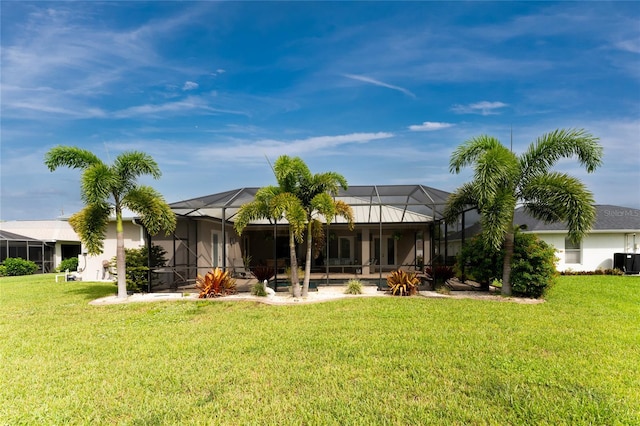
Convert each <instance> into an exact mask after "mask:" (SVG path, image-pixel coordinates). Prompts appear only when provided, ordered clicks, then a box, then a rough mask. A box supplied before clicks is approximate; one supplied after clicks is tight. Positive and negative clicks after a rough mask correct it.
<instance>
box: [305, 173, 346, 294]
mask: <svg viewBox="0 0 640 426" xmlns="http://www.w3.org/2000/svg"><path fill="white" fill-rule="evenodd" d="M339 188H343V189H347V181H346V180H345V178H344V177H343V176H342V175H340V174H338V173H334V172H326V173H316V174H314V175H311V173H308V174H307V175H305V178H304V179H303V180H302V181H301V182H300V187H299V198H300V201H301V204H302V208H303V209H304V212H305V215H306V217H305V222H306V225H307V233H306V234H307V253H306V262H305V267H304V282H303V284H302V297H306V296H307V295H308V294H309V279H310V277H311V258H312V248H313V239H314V237H315V236H316V235H318V233H320V232H322V221H321V219H322V218H324V219H325V220H326V222H327V223H331V222H332V221H333V220H334V219H335V217H336V216H341V217H343V218H345V219H346V220H347V223H348V225H349V229H351V230H352V229H353V210H352V209H351V206H349V205H348V204H347V203H345V202H343V201H336V200H334V198H333V197H334V196H335V195H337V194H338V190H339Z"/></svg>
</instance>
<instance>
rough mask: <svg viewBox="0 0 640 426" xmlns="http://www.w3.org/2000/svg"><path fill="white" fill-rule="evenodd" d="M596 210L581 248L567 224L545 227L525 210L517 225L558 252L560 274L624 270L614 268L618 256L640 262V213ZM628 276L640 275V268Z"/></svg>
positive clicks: (622, 209)
mask: <svg viewBox="0 0 640 426" xmlns="http://www.w3.org/2000/svg"><path fill="white" fill-rule="evenodd" d="M595 207H596V221H595V223H594V225H593V228H592V230H591V232H589V234H587V235H586V236H585V237H584V238H583V239H582V241H581V242H579V243H577V244H575V243H573V242H571V241H570V240H569V239H568V238H567V228H566V225H565V224H564V223H551V224H545V223H544V222H541V221H538V220H536V219H533V218H532V217H531V216H528V215H526V214H525V213H524V211H523V210H522V208H519V209H517V210H516V214H515V218H514V222H515V223H516V224H517V225H523V226H525V227H526V229H524V232H527V233H532V234H536V235H537V236H538V237H539V238H540V239H542V240H544V241H545V242H547V243H549V244H551V245H553V246H554V247H555V248H556V250H557V253H556V256H557V257H558V263H557V267H558V270H559V271H568V270H570V271H595V270H597V269H610V268H613V267H615V266H618V267H620V266H619V265H614V254H615V253H624V254H627V255H635V256H634V257H635V258H638V259H639V261H640V246H639V245H640V210H639V209H633V208H629V207H620V206H611V205H596V206H595ZM625 257H626V256H625ZM629 257H631V256H629ZM636 265H637V266H638V264H636ZM627 272H635V273H638V272H640V267H639V268H638V270H636V271H627Z"/></svg>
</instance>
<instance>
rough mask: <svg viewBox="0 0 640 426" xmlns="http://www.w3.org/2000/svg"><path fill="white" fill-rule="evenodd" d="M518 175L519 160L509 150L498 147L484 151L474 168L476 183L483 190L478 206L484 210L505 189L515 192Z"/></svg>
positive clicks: (480, 192) (479, 195) (479, 194)
mask: <svg viewBox="0 0 640 426" xmlns="http://www.w3.org/2000/svg"><path fill="white" fill-rule="evenodd" d="M518 175H519V162H518V158H517V157H516V156H515V155H514V154H513V153H512V152H511V151H510V150H509V149H507V148H506V147H504V146H502V145H496V146H494V147H493V148H491V149H489V150H486V151H484V152H483V153H482V155H480V156H479V157H478V158H477V160H476V165H475V168H474V182H475V184H476V185H479V186H480V187H481V188H482V190H481V191H478V195H477V198H478V205H479V206H480V207H481V208H482V205H483V204H484V203H486V202H489V201H490V200H492V199H493V198H494V197H495V196H496V195H497V194H498V193H499V192H501V191H503V190H504V189H505V188H509V189H510V190H511V191H514V192H515V188H516V185H517V181H518Z"/></svg>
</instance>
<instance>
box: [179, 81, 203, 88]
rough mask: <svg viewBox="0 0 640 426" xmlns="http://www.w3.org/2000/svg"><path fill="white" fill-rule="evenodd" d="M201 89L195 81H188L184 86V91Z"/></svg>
mask: <svg viewBox="0 0 640 426" xmlns="http://www.w3.org/2000/svg"><path fill="white" fill-rule="evenodd" d="M198 87H199V85H198V83H196V82H193V81H186V82H185V83H184V86H182V90H194V89H197V88H198Z"/></svg>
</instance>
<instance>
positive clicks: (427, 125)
mask: <svg viewBox="0 0 640 426" xmlns="http://www.w3.org/2000/svg"><path fill="white" fill-rule="evenodd" d="M452 126H453V124H452V123H438V122H435V121H425V122H424V123H422V124H412V125H411V126H409V130H411V131H414V132H431V131H433V130H441V129H446V128H449V127H452Z"/></svg>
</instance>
